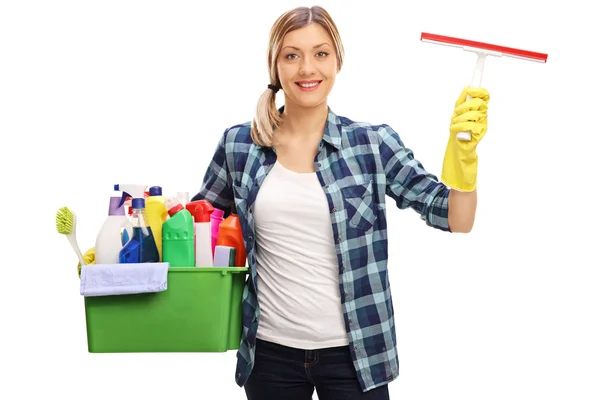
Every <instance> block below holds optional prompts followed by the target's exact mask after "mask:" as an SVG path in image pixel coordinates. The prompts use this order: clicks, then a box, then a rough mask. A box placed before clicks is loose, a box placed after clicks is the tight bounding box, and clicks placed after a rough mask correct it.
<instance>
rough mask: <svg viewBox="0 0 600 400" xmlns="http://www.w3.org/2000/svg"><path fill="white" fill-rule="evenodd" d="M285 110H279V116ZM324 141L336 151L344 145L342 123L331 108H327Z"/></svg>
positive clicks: (282, 107) (281, 108)
mask: <svg viewBox="0 0 600 400" xmlns="http://www.w3.org/2000/svg"><path fill="white" fill-rule="evenodd" d="M284 108H285V106H281V107H280V108H279V109H278V111H279V114H282V113H283V109H284ZM323 141H324V142H325V143H328V144H330V145H331V146H333V147H334V148H335V149H336V150H339V149H340V147H341V144H342V121H341V120H340V117H338V116H337V115H336V113H334V112H333V110H332V109H331V107H329V106H327V121H326V123H325V129H324V131H323ZM256 147H258V148H259V149H260V148H263V147H264V146H260V145H256Z"/></svg>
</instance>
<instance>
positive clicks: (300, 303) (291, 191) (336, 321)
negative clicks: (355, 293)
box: [254, 162, 348, 349]
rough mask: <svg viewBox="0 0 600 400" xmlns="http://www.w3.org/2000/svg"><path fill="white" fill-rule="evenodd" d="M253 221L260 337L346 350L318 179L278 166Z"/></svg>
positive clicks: (299, 345)
mask: <svg viewBox="0 0 600 400" xmlns="http://www.w3.org/2000/svg"><path fill="white" fill-rule="evenodd" d="M254 218H255V237H256V267H257V272H258V282H257V286H258V288H257V289H258V303H259V307H260V319H259V326H258V332H257V337H258V338H259V339H262V340H267V341H271V342H275V343H278V344H281V345H284V346H289V347H296V348H301V349H317V348H324V347H334V346H344V345H347V344H348V337H347V334H346V329H345V327H344V319H343V318H344V317H343V314H342V306H341V300H340V290H339V278H338V263H337V256H336V251H335V244H334V239H333V232H332V229H331V220H330V212H329V207H328V204H327V198H326V197H325V193H324V191H323V188H322V187H321V184H320V183H319V179H318V178H317V174H316V173H314V172H313V173H298V172H294V171H291V170H288V169H286V168H285V167H283V166H282V165H281V164H280V163H279V162H276V163H275V164H274V166H273V168H272V169H271V172H270V173H269V175H268V176H267V177H266V178H265V180H264V182H263V184H262V187H261V189H260V190H259V192H258V196H257V198H256V203H255V206H254Z"/></svg>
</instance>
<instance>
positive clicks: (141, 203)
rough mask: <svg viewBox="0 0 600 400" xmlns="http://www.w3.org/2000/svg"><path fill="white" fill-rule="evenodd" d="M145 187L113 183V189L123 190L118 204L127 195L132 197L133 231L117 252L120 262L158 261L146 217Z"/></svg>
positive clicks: (156, 250) (156, 249)
mask: <svg viewBox="0 0 600 400" xmlns="http://www.w3.org/2000/svg"><path fill="white" fill-rule="evenodd" d="M145 187H146V186H144V185H135V184H126V185H115V190H121V191H123V197H122V198H121V202H120V204H119V205H122V204H123V202H124V201H125V199H126V198H127V196H130V197H131V198H132V200H131V209H132V213H131V218H132V221H131V224H132V225H133V231H132V233H131V238H130V239H129V241H128V242H127V244H125V246H123V248H122V249H121V251H120V252H119V262H121V263H145V262H159V256H158V248H157V247H156V241H155V240H154V235H153V234H152V228H150V226H149V225H148V220H147V217H146V200H145V199H144V189H145Z"/></svg>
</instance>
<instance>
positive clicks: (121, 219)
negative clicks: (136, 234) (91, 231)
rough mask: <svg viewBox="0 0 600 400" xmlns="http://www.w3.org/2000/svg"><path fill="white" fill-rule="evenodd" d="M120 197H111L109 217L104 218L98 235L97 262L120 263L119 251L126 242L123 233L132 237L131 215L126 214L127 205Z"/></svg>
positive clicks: (96, 246)
mask: <svg viewBox="0 0 600 400" xmlns="http://www.w3.org/2000/svg"><path fill="white" fill-rule="evenodd" d="M120 202H121V198H120V197H111V198H110V201H109V205H108V217H106V219H105V220H104V223H103V224H102V228H100V231H99V232H98V235H97V236H96V245H95V247H94V249H95V250H94V252H95V258H96V264H118V263H119V252H120V251H121V249H122V248H123V246H124V244H125V243H126V242H125V243H123V242H122V241H121V238H122V235H127V236H128V237H131V235H132V231H133V226H132V224H131V221H130V220H129V217H128V216H127V215H125V207H124V206H123V204H121V205H119V204H120Z"/></svg>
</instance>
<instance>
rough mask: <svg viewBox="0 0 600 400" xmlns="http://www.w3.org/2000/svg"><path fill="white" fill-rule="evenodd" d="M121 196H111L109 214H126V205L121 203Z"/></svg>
mask: <svg viewBox="0 0 600 400" xmlns="http://www.w3.org/2000/svg"><path fill="white" fill-rule="evenodd" d="M120 202H121V197H111V198H110V203H109V205H108V215H118V216H120V215H125V207H124V205H123V204H121V205H119V203H120Z"/></svg>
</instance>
